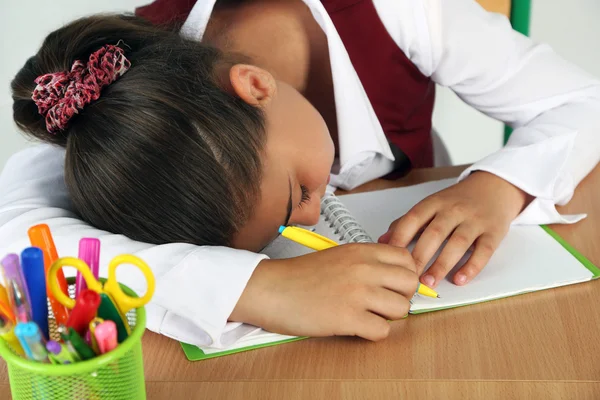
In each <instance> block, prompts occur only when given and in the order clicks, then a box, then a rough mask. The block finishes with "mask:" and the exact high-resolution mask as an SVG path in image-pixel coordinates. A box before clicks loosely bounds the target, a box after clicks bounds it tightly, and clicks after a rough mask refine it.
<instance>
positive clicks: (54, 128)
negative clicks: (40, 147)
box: [31, 44, 131, 134]
mask: <svg viewBox="0 0 600 400" xmlns="http://www.w3.org/2000/svg"><path fill="white" fill-rule="evenodd" d="M130 67H131V63H130V62H129V60H128V59H127V58H126V57H125V53H124V52H123V49H121V48H120V47H117V46H113V45H110V44H108V45H106V46H103V47H101V48H100V49H99V50H97V51H95V52H93V53H92V54H91V55H90V58H89V60H88V62H87V64H84V63H83V61H80V60H76V61H75V62H74V63H73V66H72V67H71V71H70V72H68V71H64V72H53V73H51V74H45V75H41V76H38V77H37V78H36V80H35V83H36V84H37V86H36V87H35V89H34V91H33V95H32V96H31V99H32V100H33V101H34V102H35V104H36V105H37V107H38V112H39V113H40V114H41V115H43V116H45V117H46V129H47V130H48V132H49V133H53V134H56V132H58V131H62V130H64V129H65V128H66V127H67V124H68V123H69V120H70V119H71V118H72V117H73V115H75V114H78V113H79V111H80V110H83V108H84V107H85V106H86V105H88V104H90V103H91V102H92V101H94V100H98V98H99V97H100V92H101V91H102V89H103V88H105V87H106V86H108V85H110V84H111V83H113V82H114V81H116V80H117V78H119V77H120V76H121V75H123V74H124V73H125V72H127V70H129V68H130Z"/></svg>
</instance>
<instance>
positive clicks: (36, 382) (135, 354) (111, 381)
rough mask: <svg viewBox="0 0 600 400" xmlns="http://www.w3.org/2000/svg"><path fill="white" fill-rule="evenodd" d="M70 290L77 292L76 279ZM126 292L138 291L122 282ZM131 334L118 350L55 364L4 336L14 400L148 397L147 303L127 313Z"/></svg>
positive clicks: (1, 344)
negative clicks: (26, 353)
mask: <svg viewBox="0 0 600 400" xmlns="http://www.w3.org/2000/svg"><path fill="white" fill-rule="evenodd" d="M69 283H70V286H69V292H70V294H71V297H73V294H74V285H72V283H73V280H72V279H69ZM121 288H122V289H123V292H124V293H126V294H128V295H130V296H136V297H137V295H136V294H135V292H134V291H133V290H131V289H129V288H128V287H126V286H125V285H121ZM127 320H128V322H129V326H130V327H131V335H129V337H128V338H127V339H125V340H124V341H123V342H122V343H120V344H119V345H118V346H117V348H115V349H114V350H112V351H110V352H108V353H106V354H103V355H100V356H97V357H95V358H92V359H90V360H86V361H79V362H76V363H73V364H64V365H54V364H48V363H41V362H36V361H32V360H29V359H26V358H24V357H21V356H19V355H17V354H15V353H14V352H13V351H12V350H11V349H10V347H9V346H8V345H7V343H6V342H5V341H4V340H2V339H0V356H2V358H4V360H5V361H6V365H7V367H8V375H9V379H10V390H11V393H12V396H13V399H14V400H21V399H23V400H29V399H35V400H38V399H44V400H46V399H48V400H59V399H69V400H72V399H73V400H75V399H77V400H79V399H81V400H94V399H96V400H104V399H106V400H119V399H123V400H134V399H145V398H146V387H145V382H144V364H143V359H142V335H143V334H144V330H145V328H146V311H145V310H144V308H143V307H140V308H137V309H135V310H131V311H130V312H128V313H127ZM49 325H50V326H49V328H50V332H51V333H50V336H51V337H53V338H57V337H58V333H57V332H56V324H55V323H54V320H53V319H52V315H50V318H49Z"/></svg>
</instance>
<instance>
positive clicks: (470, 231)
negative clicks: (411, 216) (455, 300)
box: [413, 220, 482, 288]
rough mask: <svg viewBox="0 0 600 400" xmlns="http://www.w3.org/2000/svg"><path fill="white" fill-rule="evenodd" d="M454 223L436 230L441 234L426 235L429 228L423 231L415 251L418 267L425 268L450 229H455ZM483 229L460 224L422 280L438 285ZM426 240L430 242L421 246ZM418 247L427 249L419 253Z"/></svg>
mask: <svg viewBox="0 0 600 400" xmlns="http://www.w3.org/2000/svg"><path fill="white" fill-rule="evenodd" d="M434 222H435V220H434ZM434 222H432V223H431V225H433V224H434ZM452 225H454V222H452V223H449V224H447V225H446V226H445V227H444V228H443V229H439V230H436V233H439V235H428V236H427V237H426V236H425V234H426V233H427V231H428V230H429V228H427V229H426V230H425V233H423V235H422V236H421V237H420V238H419V242H418V243H417V246H416V247H415V250H414V251H413V256H414V257H415V260H417V261H416V263H417V268H419V266H421V265H422V266H423V268H424V265H423V264H422V263H425V264H426V263H427V262H429V260H430V259H431V257H433V255H434V254H435V252H436V251H437V250H438V248H439V247H440V246H441V244H442V242H443V241H444V240H445V238H446V237H447V235H448V234H449V233H450V232H449V231H450V230H451V229H454V227H453V226H452ZM430 227H431V226H430ZM481 229H482V228H481V227H478V226H474V225H469V224H462V225H459V226H458V228H456V230H455V231H454V233H453V234H452V235H451V236H450V239H448V243H446V246H445V247H444V250H442V252H441V254H440V255H439V257H438V258H437V259H436V260H435V262H434V263H433V264H432V265H431V267H430V268H429V269H428V270H427V272H426V273H425V274H424V275H423V276H422V277H421V282H423V283H424V284H425V285H427V286H429V287H431V288H434V287H436V286H437V285H438V283H439V282H440V281H441V280H442V279H444V278H445V277H446V275H448V272H450V270H452V268H454V266H455V265H456V264H457V263H458V262H459V261H460V259H461V258H462V257H463V256H464V255H465V253H466V252H467V251H468V250H469V247H470V246H471V244H472V243H473V242H474V241H475V240H476V239H477V237H478V236H479V235H480V234H481V233H482V232H481ZM426 240H427V241H428V242H427V243H424V244H423V246H421V247H419V245H420V244H421V242H422V241H426ZM417 248H419V250H421V249H425V250H423V251H422V252H419V253H418V254H417Z"/></svg>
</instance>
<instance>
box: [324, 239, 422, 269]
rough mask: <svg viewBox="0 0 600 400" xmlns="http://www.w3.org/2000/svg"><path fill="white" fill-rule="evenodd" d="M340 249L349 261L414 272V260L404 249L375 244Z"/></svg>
mask: <svg viewBox="0 0 600 400" xmlns="http://www.w3.org/2000/svg"><path fill="white" fill-rule="evenodd" d="M341 247H343V248H344V249H343V255H344V256H346V257H348V258H350V259H351V260H362V261H363V263H366V264H369V265H379V264H388V265H394V266H400V267H403V268H404V269H407V270H409V271H413V272H415V271H416V268H415V262H414V259H413V257H412V255H411V254H410V251H408V249H406V248H402V247H394V246H389V245H384V244H375V243H368V244H367V243H355V244H347V245H344V246H340V248H339V249H340V251H341V250H342V249H341ZM328 251H329V250H328ZM367 272H368V271H367Z"/></svg>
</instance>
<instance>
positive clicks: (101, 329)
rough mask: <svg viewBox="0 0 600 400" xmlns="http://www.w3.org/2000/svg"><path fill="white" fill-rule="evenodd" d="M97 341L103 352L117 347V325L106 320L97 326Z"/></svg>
mask: <svg viewBox="0 0 600 400" xmlns="http://www.w3.org/2000/svg"><path fill="white" fill-rule="evenodd" d="M94 334H95V336H96V341H97V342H98V347H99V349H100V352H101V353H102V354H104V353H106V352H109V351H111V350H112V349H114V348H115V347H117V325H116V324H115V323H114V322H113V321H111V320H108V321H104V322H102V323H101V324H100V325H98V326H97V327H96V331H95V333H94Z"/></svg>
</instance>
